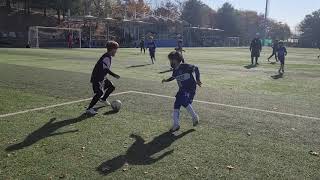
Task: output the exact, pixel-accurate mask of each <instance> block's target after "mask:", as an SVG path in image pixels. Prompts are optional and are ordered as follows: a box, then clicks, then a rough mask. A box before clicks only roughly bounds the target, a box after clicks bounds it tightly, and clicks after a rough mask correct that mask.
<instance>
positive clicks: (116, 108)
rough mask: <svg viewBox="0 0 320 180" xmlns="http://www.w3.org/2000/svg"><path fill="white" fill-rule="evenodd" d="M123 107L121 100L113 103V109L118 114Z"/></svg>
mask: <svg viewBox="0 0 320 180" xmlns="http://www.w3.org/2000/svg"><path fill="white" fill-rule="evenodd" d="M121 105H122V103H121V101H120V100H115V101H112V103H111V107H112V109H113V110H114V111H117V112H118V111H120V109H121Z"/></svg>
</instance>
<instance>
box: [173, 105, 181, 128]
mask: <svg viewBox="0 0 320 180" xmlns="http://www.w3.org/2000/svg"><path fill="white" fill-rule="evenodd" d="M173 125H174V126H180V110H179V109H174V110H173Z"/></svg>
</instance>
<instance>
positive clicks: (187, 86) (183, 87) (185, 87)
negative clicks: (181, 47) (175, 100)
mask: <svg viewBox="0 0 320 180" xmlns="http://www.w3.org/2000/svg"><path fill="white" fill-rule="evenodd" d="M193 73H195V75H196V79H197V80H200V72H199V69H198V67H196V66H194V65H191V64H180V65H179V66H178V67H177V68H175V69H174V70H173V73H172V77H174V78H175V79H176V80H177V82H178V86H179V91H187V92H195V91H196V89H197V82H196V79H195V78H194V76H193Z"/></svg>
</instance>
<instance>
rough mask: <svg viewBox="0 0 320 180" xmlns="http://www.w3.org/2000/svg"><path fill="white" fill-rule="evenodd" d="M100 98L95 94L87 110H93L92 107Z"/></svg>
mask: <svg viewBox="0 0 320 180" xmlns="http://www.w3.org/2000/svg"><path fill="white" fill-rule="evenodd" d="M100 97H101V94H96V95H95V96H94V97H93V98H92V100H91V102H90V105H89V107H88V109H91V108H93V107H94V106H95V105H96V104H97V102H98V101H99V99H100Z"/></svg>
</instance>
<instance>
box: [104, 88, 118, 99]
mask: <svg viewBox="0 0 320 180" xmlns="http://www.w3.org/2000/svg"><path fill="white" fill-rule="evenodd" d="M115 89H116V88H115V87H114V86H113V85H112V86H110V87H108V89H107V91H106V92H105V93H104V95H103V97H102V98H101V100H103V101H106V100H107V99H108V97H109V96H110V94H111V93H112V92H113V91H114V90H115Z"/></svg>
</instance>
